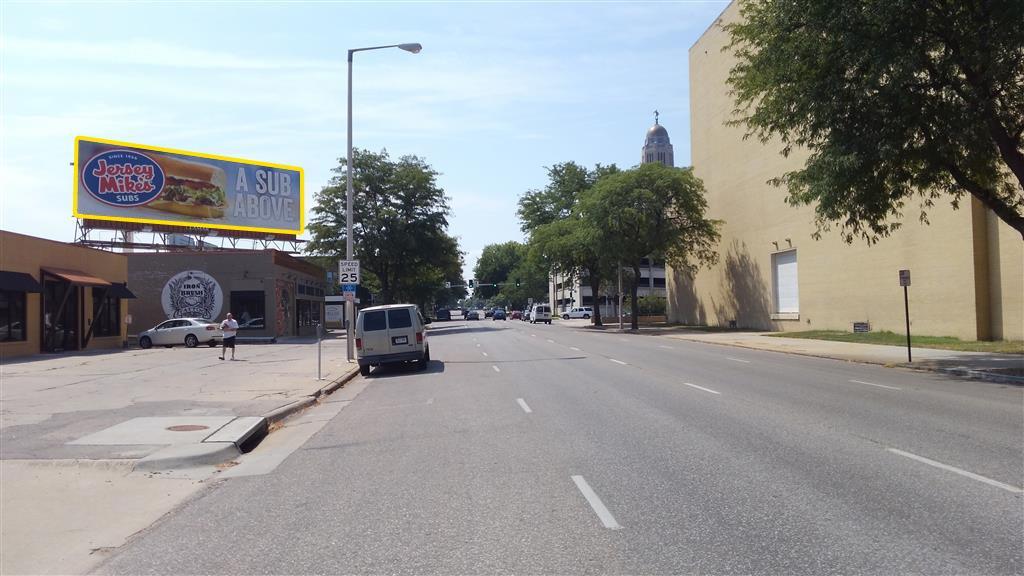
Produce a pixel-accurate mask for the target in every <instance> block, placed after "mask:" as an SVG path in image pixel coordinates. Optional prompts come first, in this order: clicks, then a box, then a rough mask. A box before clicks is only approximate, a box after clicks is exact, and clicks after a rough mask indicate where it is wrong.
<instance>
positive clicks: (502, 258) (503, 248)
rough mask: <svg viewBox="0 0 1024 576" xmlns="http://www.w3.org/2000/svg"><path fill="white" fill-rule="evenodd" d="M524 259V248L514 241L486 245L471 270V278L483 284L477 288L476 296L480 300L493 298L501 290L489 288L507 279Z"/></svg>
mask: <svg viewBox="0 0 1024 576" xmlns="http://www.w3.org/2000/svg"><path fill="white" fill-rule="evenodd" d="M525 257H526V246H524V245H523V244H520V243H519V242H516V241H514V240H512V241H509V242H505V243H504V244H488V245H487V246H484V249H483V250H482V251H481V252H480V258H478V259H477V261H476V267H475V268H473V276H474V277H475V278H476V281H477V283H479V284H484V286H481V287H480V288H477V290H476V292H477V295H478V296H480V297H481V298H493V297H494V296H496V295H497V294H498V292H499V291H500V290H501V287H498V286H490V284H499V283H502V282H505V281H506V280H507V279H508V275H509V272H510V271H512V269H513V268H515V267H516V266H518V265H519V263H520V262H521V261H522V260H523V259H524V258H525Z"/></svg>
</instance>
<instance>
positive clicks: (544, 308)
mask: <svg viewBox="0 0 1024 576" xmlns="http://www.w3.org/2000/svg"><path fill="white" fill-rule="evenodd" d="M538 322H542V323H544V324H551V306H548V305H547V304H534V305H533V308H531V309H530V324H537V323H538Z"/></svg>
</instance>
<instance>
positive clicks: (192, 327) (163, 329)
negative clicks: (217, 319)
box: [139, 318, 224, 348]
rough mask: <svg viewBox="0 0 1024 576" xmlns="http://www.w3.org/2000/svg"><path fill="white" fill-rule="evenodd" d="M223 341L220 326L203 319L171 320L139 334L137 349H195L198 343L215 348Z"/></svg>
mask: <svg viewBox="0 0 1024 576" xmlns="http://www.w3.org/2000/svg"><path fill="white" fill-rule="evenodd" d="M223 339H224V333H223V332H221V330H220V325H218V324H215V323H213V322H211V321H209V320H207V319H205V318H173V319H171V320H165V321H163V322H161V323H159V324H157V325H156V326H154V327H153V328H150V329H149V330H144V331H142V332H139V347H141V348H151V347H153V346H166V347H168V348H170V347H171V346H176V345H180V344H184V345H185V346H187V347H189V348H195V347H196V346H198V345H199V344H200V343H206V344H207V345H209V346H210V347H213V346H216V345H217V344H218V343H219V342H220V341H221V340H223Z"/></svg>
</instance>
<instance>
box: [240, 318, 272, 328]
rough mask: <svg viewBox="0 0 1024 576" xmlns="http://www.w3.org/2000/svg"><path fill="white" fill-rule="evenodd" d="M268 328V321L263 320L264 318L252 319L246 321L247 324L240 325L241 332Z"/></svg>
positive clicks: (241, 323)
mask: <svg viewBox="0 0 1024 576" xmlns="http://www.w3.org/2000/svg"><path fill="white" fill-rule="evenodd" d="M266 327H267V323H266V321H264V320H263V318H252V319H250V320H246V321H245V322H240V323H239V324H238V329H239V330H247V329H248V330H262V329H264V328H266Z"/></svg>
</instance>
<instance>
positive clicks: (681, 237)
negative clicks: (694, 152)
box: [579, 162, 719, 330]
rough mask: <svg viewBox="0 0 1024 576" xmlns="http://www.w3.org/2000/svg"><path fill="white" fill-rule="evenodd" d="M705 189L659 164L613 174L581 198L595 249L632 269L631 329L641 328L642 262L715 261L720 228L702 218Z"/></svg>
mask: <svg viewBox="0 0 1024 576" xmlns="http://www.w3.org/2000/svg"><path fill="white" fill-rule="evenodd" d="M706 209H707V202H706V201H705V200H704V185H703V184H702V183H701V181H700V179H699V178H697V177H696V176H694V175H693V170H692V169H690V168H670V167H667V166H663V165H662V164H659V163H654V162H652V163H649V164H641V165H640V166H639V167H638V168H634V169H632V170H627V171H625V172H620V173H617V174H610V175H607V176H605V177H603V178H601V179H600V180H599V181H598V182H597V184H596V185H595V186H594V187H593V188H591V189H590V190H588V191H586V192H585V193H584V194H583V195H582V196H581V198H580V205H579V212H580V214H581V216H582V218H583V219H585V220H587V221H589V222H590V226H591V230H594V231H596V232H597V236H596V238H595V240H596V245H597V247H598V249H599V250H601V251H602V252H603V253H604V254H605V257H606V258H611V259H613V260H615V261H618V262H621V263H622V265H623V266H628V267H629V268H630V269H631V270H632V272H633V274H632V278H631V279H630V301H631V302H632V323H631V325H632V328H633V329H634V330H636V329H637V328H638V324H639V322H638V315H639V310H640V306H639V301H638V299H637V285H638V280H639V278H640V261H641V260H642V259H644V258H648V257H651V258H656V259H659V260H665V261H666V262H668V263H669V264H671V265H672V266H673V267H676V268H678V269H688V270H694V269H696V268H697V267H698V266H700V265H702V264H711V263H714V262H715V261H717V258H718V254H717V253H716V252H715V249H714V247H715V244H716V243H717V242H718V237H719V234H718V226H719V223H718V222H717V221H715V220H709V219H707V218H706V217H705V216H704V212H705V210H706Z"/></svg>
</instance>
